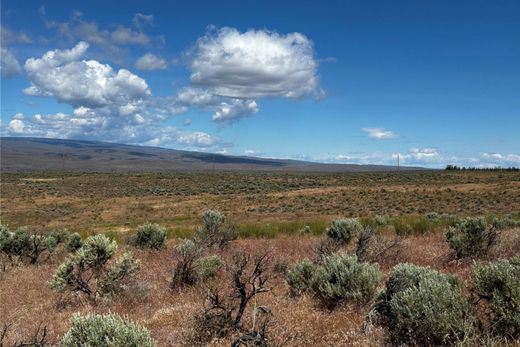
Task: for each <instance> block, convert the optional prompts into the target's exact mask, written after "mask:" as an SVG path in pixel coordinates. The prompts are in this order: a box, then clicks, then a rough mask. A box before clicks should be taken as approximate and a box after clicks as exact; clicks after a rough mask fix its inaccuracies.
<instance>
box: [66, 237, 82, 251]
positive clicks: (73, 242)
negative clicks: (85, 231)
mask: <svg viewBox="0 0 520 347" xmlns="http://www.w3.org/2000/svg"><path fill="white" fill-rule="evenodd" d="M82 245H83V241H82V240H81V235H80V234H78V233H72V234H70V235H69V236H68V237H67V242H66V244H65V248H66V249H67V250H68V251H69V252H76V251H77V250H78V249H80V248H81V246H82Z"/></svg>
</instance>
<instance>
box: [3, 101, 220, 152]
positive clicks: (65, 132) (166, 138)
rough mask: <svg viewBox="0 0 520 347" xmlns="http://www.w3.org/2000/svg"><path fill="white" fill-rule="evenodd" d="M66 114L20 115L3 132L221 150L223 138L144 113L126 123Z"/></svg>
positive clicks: (85, 114) (84, 112) (92, 114)
mask: <svg viewBox="0 0 520 347" xmlns="http://www.w3.org/2000/svg"><path fill="white" fill-rule="evenodd" d="M76 111H78V112H74V114H73V115H67V114H64V113H56V114H36V115H34V116H32V117H30V118H27V117H24V116H23V115H21V114H16V115H15V116H13V117H12V118H11V121H10V122H9V124H8V126H7V127H6V128H5V129H3V130H4V131H5V132H7V134H8V135H15V136H38V137H50V138H76V139H87V140H100V141H102V140H104V141H106V140H107V139H108V140H110V141H113V142H123V143H131V144H146V145H154V146H167V147H178V146H182V147H184V148H217V147H218V146H220V145H222V143H221V141H220V139H218V138H217V137H215V136H212V135H210V134H208V133H205V132H201V131H194V132H189V131H181V130H179V129H178V128H176V127H172V126H162V124H160V123H157V122H150V120H149V119H146V118H144V117H143V116H141V115H140V114H134V115H133V116H132V117H130V118H128V119H126V120H125V121H124V122H123V121H118V119H117V118H112V117H110V116H106V115H100V114H96V113H95V112H94V111H92V110H85V109H76Z"/></svg>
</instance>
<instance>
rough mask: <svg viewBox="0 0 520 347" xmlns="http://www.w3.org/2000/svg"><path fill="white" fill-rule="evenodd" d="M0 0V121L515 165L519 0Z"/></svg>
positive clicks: (197, 145)
mask: <svg viewBox="0 0 520 347" xmlns="http://www.w3.org/2000/svg"><path fill="white" fill-rule="evenodd" d="M122 4H123V3H122V2H120V1H92V0H91V1H12V0H4V1H2V5H1V6H2V8H1V9H2V13H1V24H2V42H1V45H2V55H1V58H2V59H1V60H2V65H1V68H2V71H1V72H2V84H1V101H2V105H1V121H2V123H1V130H2V135H3V136H43V137H58V138H77V139H90V140H104V141H115V142H123V143H132V144H142V145H157V146H162V147H169V148H178V149H189V150H199V151H209V152H221V153H227V154H234V155H253V156H263V157H281V158H295V159H306V160H313V161H323V162H345V163H370V164H393V163H394V162H395V158H396V156H397V155H398V154H399V155H400V157H401V161H402V162H403V163H404V164H409V165H422V166H427V167H443V166H445V165H446V164H449V163H451V164H459V165H471V166H496V165H500V166H520V140H519V137H518V133H520V39H519V37H520V2H519V1H515V0H510V1H508V0H501V1H475V0H474V1H320V2H316V1H286V2H284V3H283V4H281V3H280V1H196V0H194V1H186V2H166V1H152V0H150V1H146V2H142V1H125V2H124V5H122Z"/></svg>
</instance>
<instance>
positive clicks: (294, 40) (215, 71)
mask: <svg viewBox="0 0 520 347" xmlns="http://www.w3.org/2000/svg"><path fill="white" fill-rule="evenodd" d="M317 67H318V63H317V61H316V59H315V57H314V49H313V44H312V41H311V40H309V39H308V38H307V37H306V36H304V35H302V34H300V33H291V34H287V35H281V34H278V33H276V32H272V31H268V30H249V31H247V32H244V33H240V32H239V31H237V30H236V29H234V28H222V29H220V30H217V31H210V32H208V33H207V34H206V35H205V36H204V37H202V38H200V39H199V40H198V41H197V42H196V44H195V47H194V49H193V51H192V52H191V62H190V69H191V81H192V83H194V84H196V85H199V86H204V87H206V88H209V89H211V90H212V92H213V93H214V94H216V95H219V96H226V97H232V98H248V99H254V98H260V97H287V98H298V97H303V96H307V95H310V94H314V93H316V92H318V76H317Z"/></svg>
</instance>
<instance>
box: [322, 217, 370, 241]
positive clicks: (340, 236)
mask: <svg viewBox="0 0 520 347" xmlns="http://www.w3.org/2000/svg"><path fill="white" fill-rule="evenodd" d="M362 229H363V226H362V225H361V223H359V222H358V220H357V219H355V218H344V219H336V220H334V221H332V224H331V226H330V227H329V228H328V229H327V237H328V238H330V239H332V240H334V241H335V242H337V243H338V244H341V245H346V244H348V243H349V242H350V241H351V240H352V238H353V237H354V236H356V235H357V234H358V233H359V232H360V231H361V230H362Z"/></svg>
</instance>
